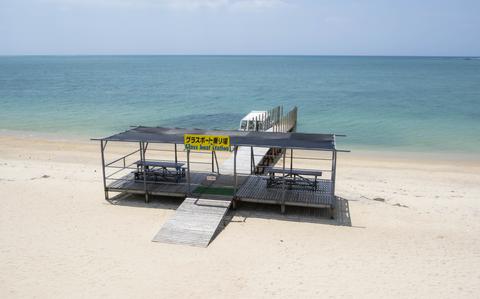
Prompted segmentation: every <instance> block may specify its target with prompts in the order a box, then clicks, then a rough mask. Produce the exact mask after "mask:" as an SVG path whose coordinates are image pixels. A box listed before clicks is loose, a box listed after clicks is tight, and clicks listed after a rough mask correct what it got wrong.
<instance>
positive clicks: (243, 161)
mask: <svg viewBox="0 0 480 299" xmlns="http://www.w3.org/2000/svg"><path fill="white" fill-rule="evenodd" d="M268 150H269V148H268V147H254V148H253V155H254V163H255V166H258V164H259V163H260V161H261V160H262V158H263V156H265V155H266V154H267V152H268ZM233 158H234V157H233V154H232V155H231V157H230V158H229V159H227V160H225V162H224V163H223V164H222V165H221V166H220V173H221V174H232V175H233ZM251 159H252V149H251V148H250V147H249V146H239V147H238V150H237V173H239V174H250V172H251V167H252V166H251V164H252V160H251Z"/></svg>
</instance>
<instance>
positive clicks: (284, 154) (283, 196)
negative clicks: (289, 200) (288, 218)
mask: <svg viewBox="0 0 480 299" xmlns="http://www.w3.org/2000/svg"><path fill="white" fill-rule="evenodd" d="M286 157H287V149H286V148H284V149H283V170H282V172H283V180H282V206H281V209H282V214H283V213H285V193H286V190H285V178H286V173H285V158H286Z"/></svg>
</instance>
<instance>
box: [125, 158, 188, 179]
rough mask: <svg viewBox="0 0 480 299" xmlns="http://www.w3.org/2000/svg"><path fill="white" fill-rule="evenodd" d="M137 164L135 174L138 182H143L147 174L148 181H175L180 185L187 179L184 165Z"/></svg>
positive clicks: (164, 163) (163, 163)
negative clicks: (181, 181)
mask: <svg viewBox="0 0 480 299" xmlns="http://www.w3.org/2000/svg"><path fill="white" fill-rule="evenodd" d="M135 164H137V171H135V172H134V174H135V179H136V180H143V178H144V175H145V174H146V177H147V179H153V180H155V181H157V180H168V179H173V180H175V182H176V183H178V182H179V181H180V180H181V179H182V178H183V177H185V168H184V167H183V166H184V165H185V164H184V163H175V162H163V161H150V160H145V161H142V160H139V161H137V162H135Z"/></svg>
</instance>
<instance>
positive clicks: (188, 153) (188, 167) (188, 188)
mask: <svg viewBox="0 0 480 299" xmlns="http://www.w3.org/2000/svg"><path fill="white" fill-rule="evenodd" d="M187 195H190V149H187Z"/></svg>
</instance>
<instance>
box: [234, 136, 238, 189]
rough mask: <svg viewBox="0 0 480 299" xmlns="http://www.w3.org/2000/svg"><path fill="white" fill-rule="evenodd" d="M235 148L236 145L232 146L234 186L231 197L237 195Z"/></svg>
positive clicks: (236, 148)
mask: <svg viewBox="0 0 480 299" xmlns="http://www.w3.org/2000/svg"><path fill="white" fill-rule="evenodd" d="M237 150H238V146H236V145H235V146H234V147H233V181H234V188H233V197H236V195H237V186H238V180H237Z"/></svg>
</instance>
